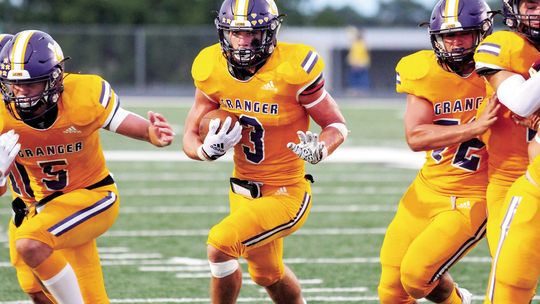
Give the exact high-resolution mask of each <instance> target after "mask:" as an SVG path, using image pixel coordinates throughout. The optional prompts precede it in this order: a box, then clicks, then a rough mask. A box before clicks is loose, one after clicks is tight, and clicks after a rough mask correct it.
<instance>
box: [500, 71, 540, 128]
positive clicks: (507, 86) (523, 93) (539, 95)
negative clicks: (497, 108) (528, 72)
mask: <svg viewBox="0 0 540 304" xmlns="http://www.w3.org/2000/svg"><path fill="white" fill-rule="evenodd" d="M497 97H498V98H499V101H500V102H501V103H502V104H503V105H505V106H506V107H507V108H508V109H510V111H512V112H514V113H516V114H517V115H519V116H521V117H527V116H529V115H531V114H533V113H534V112H536V110H538V108H540V73H536V74H534V75H533V76H532V77H531V78H529V79H527V80H525V78H523V76H521V75H519V74H518V75H513V76H510V77H508V78H507V79H505V80H504V81H503V82H502V83H501V84H500V85H499V87H498V88H497Z"/></svg>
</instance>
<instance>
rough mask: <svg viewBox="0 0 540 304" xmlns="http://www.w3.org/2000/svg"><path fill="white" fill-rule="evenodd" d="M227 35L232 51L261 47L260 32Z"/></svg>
mask: <svg viewBox="0 0 540 304" xmlns="http://www.w3.org/2000/svg"><path fill="white" fill-rule="evenodd" d="M228 35H229V37H228V38H229V42H230V43H231V46H232V47H233V48H234V49H241V50H242V49H244V50H245V49H254V48H256V47H258V46H260V45H261V40H262V31H252V32H248V31H229V33H228Z"/></svg>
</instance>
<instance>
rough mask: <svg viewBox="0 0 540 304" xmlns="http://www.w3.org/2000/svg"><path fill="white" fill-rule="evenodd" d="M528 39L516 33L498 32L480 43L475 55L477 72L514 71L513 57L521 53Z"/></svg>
mask: <svg viewBox="0 0 540 304" xmlns="http://www.w3.org/2000/svg"><path fill="white" fill-rule="evenodd" d="M525 43H526V38H524V37H522V36H520V35H519V34H517V33H516V32H511V31H497V32H495V33H493V34H491V35H489V36H487V37H486V38H484V40H482V42H480V45H478V48H477V49H476V52H475V54H474V61H475V62H476V70H477V71H480V73H482V70H495V71H498V70H502V69H512V57H513V56H514V54H515V53H520V52H521V50H522V49H523V47H524V45H525Z"/></svg>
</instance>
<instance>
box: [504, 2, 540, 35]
mask: <svg viewBox="0 0 540 304" xmlns="http://www.w3.org/2000/svg"><path fill="white" fill-rule="evenodd" d="M520 2H521V0H503V1H502V4H503V16H504V24H506V25H507V26H508V27H509V28H511V29H513V30H515V31H518V32H520V33H522V34H523V35H525V37H527V38H528V39H529V40H530V41H532V42H533V43H535V44H539V43H540V27H532V26H530V25H527V24H525V21H528V22H527V23H528V24H530V23H531V21H538V20H540V15H522V14H520V13H519V4H520Z"/></svg>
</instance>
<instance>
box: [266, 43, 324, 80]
mask: <svg viewBox="0 0 540 304" xmlns="http://www.w3.org/2000/svg"><path fill="white" fill-rule="evenodd" d="M278 49H279V51H278V52H279V56H272V57H271V60H276V59H277V60H279V61H280V62H278V67H277V72H278V74H279V75H280V76H281V77H282V78H283V80H285V82H287V83H289V84H293V85H305V84H308V83H311V82H313V81H314V80H315V79H317V77H319V76H320V75H321V74H322V72H323V69H324V61H323V59H322V58H321V56H320V55H319V53H317V51H315V49H314V48H312V47H310V46H307V45H304V44H288V43H278V47H277V48H276V50H278Z"/></svg>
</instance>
